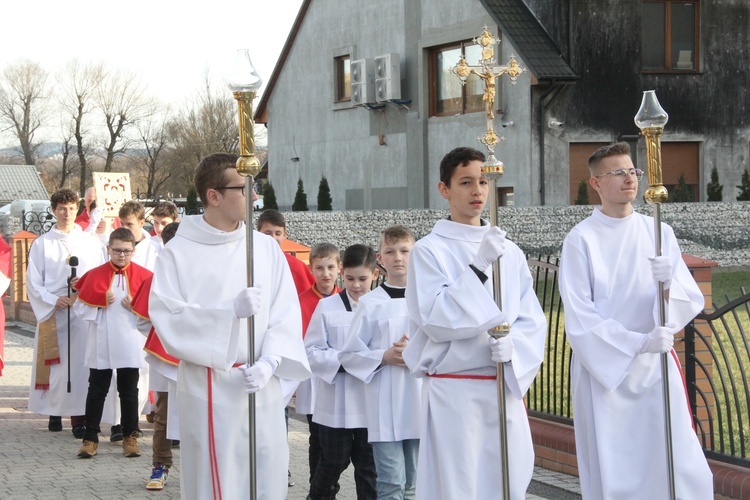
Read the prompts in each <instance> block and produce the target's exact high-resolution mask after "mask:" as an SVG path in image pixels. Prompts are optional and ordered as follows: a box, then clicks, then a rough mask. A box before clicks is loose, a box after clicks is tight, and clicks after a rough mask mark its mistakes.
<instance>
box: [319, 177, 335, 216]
mask: <svg viewBox="0 0 750 500" xmlns="http://www.w3.org/2000/svg"><path fill="white" fill-rule="evenodd" d="M322 210H328V211H330V210H333V199H332V198H331V188H330V187H329V186H328V179H326V177H325V175H324V176H323V177H322V178H321V179H320V185H319V186H318V211H322Z"/></svg>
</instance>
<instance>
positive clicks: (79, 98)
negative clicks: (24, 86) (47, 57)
mask: <svg viewBox="0 0 750 500" xmlns="http://www.w3.org/2000/svg"><path fill="white" fill-rule="evenodd" d="M104 74H105V69H104V64H103V63H101V62H99V63H90V64H81V63H80V62H79V61H78V60H77V59H73V60H71V61H70V62H68V63H67V64H66V65H65V67H64V68H63V69H62V71H61V72H60V73H59V74H58V75H57V87H56V89H55V90H56V92H55V95H56V97H57V102H58V104H59V106H60V110H61V113H62V121H63V130H64V132H63V134H64V136H67V135H68V130H70V133H71V134H72V135H73V137H74V138H75V147H76V155H77V157H78V166H79V167H80V174H81V178H80V184H79V190H80V192H81V193H84V192H85V191H86V188H87V187H88V185H89V182H88V180H89V179H88V177H89V176H88V170H89V154H90V146H89V144H90V142H91V141H90V139H88V138H87V137H88V135H89V134H88V128H87V125H88V123H89V122H90V118H89V116H90V115H91V111H92V110H93V107H94V98H95V96H96V92H97V91H98V89H99V86H100V85H101V83H102V80H103V78H104Z"/></svg>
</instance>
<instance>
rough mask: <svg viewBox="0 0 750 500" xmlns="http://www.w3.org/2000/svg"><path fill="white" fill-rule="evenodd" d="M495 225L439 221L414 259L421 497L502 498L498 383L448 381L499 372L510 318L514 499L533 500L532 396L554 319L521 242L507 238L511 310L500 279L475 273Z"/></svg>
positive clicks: (410, 297) (409, 350)
mask: <svg viewBox="0 0 750 500" xmlns="http://www.w3.org/2000/svg"><path fill="white" fill-rule="evenodd" d="M489 227H490V226H489V225H488V224H487V223H486V221H485V225H483V226H470V225H466V224H459V223H456V222H453V221H450V220H441V221H438V222H437V223H436V224H435V227H434V228H433V230H432V232H431V233H430V234H429V235H427V236H426V237H424V238H423V239H421V240H419V241H418V242H417V243H416V244H415V245H414V248H413V249H412V251H411V256H410V258H409V274H408V280H407V286H406V302H407V304H408V307H409V316H410V318H411V321H412V323H413V325H412V329H413V331H414V334H413V335H414V336H413V338H412V340H411V341H410V342H409V345H408V346H407V347H406V349H405V351H404V361H405V362H406V364H407V365H408V366H409V369H410V370H411V372H412V374H413V375H415V376H417V377H424V379H423V385H422V406H421V415H420V426H421V429H420V433H421V434H420V447H419V467H418V472H417V488H416V498H417V499H423V500H428V499H429V500H436V499H437V500H440V499H444V500H455V499H456V498H481V499H500V498H501V497H502V479H501V475H500V473H499V471H500V446H499V441H500V437H499V426H498V422H499V421H498V404H497V384H496V381H495V380H494V379H493V380H484V379H472V378H443V377H440V375H448V376H450V377H456V376H457V377H476V376H478V377H482V376H484V377H486V376H494V375H496V373H497V365H496V364H495V363H493V361H492V359H491V357H490V354H491V351H490V347H489V345H488V343H487V336H488V335H487V330H488V329H489V328H491V327H493V326H495V325H498V324H500V323H501V321H502V318H503V317H505V319H506V320H507V322H508V323H509V324H510V336H511V337H512V339H513V345H514V349H513V356H512V358H511V361H510V362H508V363H506V364H505V386H506V390H505V396H506V397H505V399H506V408H507V415H506V417H507V418H506V420H507V426H508V450H509V468H510V491H511V499H513V500H517V499H523V498H525V495H526V489H527V487H528V485H529V482H530V481H531V476H532V473H533V468H534V448H533V445H532V441H531V431H530V428H529V421H528V418H527V415H526V408H525V405H524V402H523V396H524V394H525V393H526V391H527V390H528V388H529V387H530V385H531V383H532V382H533V380H534V377H535V376H536V373H537V371H538V369H539V366H540V365H541V363H542V360H543V356H544V341H545V333H546V320H545V317H544V312H543V311H542V308H541V306H540V305H539V300H538V299H537V297H536V294H535V292H534V289H533V287H532V279H531V275H530V273H529V268H528V265H527V263H526V258H525V256H524V254H523V252H522V251H521V250H520V249H519V248H518V246H517V245H515V244H514V243H513V242H511V241H510V240H506V242H505V255H503V257H502V258H501V259H500V263H501V276H502V283H501V292H502V299H503V305H502V313H501V312H500V309H498V307H497V305H496V304H495V300H494V298H493V296H492V277H491V276H489V277H488V279H487V281H486V282H485V283H484V284H483V283H482V282H481V281H480V279H479V277H478V276H477V274H476V273H475V272H474V271H473V270H472V269H471V268H470V267H469V264H470V263H471V262H472V260H473V258H474V256H475V255H476V253H477V250H478V249H479V244H480V242H481V241H482V237H483V236H484V234H485V232H486V231H487V230H488V229H489ZM487 273H488V274H490V275H491V269H489V270H487ZM431 375H437V376H435V377H433V376H431Z"/></svg>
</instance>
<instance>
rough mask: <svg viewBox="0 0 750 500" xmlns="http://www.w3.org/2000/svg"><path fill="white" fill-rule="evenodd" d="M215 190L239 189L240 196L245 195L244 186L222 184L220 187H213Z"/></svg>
mask: <svg viewBox="0 0 750 500" xmlns="http://www.w3.org/2000/svg"><path fill="white" fill-rule="evenodd" d="M214 189H215V190H217V191H219V190H220V189H239V190H241V191H242V196H245V186H224V187H220V188H214Z"/></svg>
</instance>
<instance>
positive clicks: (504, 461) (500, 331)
mask: <svg viewBox="0 0 750 500" xmlns="http://www.w3.org/2000/svg"><path fill="white" fill-rule="evenodd" d="M490 158H491V159H492V158H494V156H493V155H490ZM498 163H499V162H498ZM488 170H490V168H485V167H484V166H483V167H482V172H483V173H484V175H485V177H487V179H488V180H489V191H490V192H489V202H490V224H491V225H492V226H497V223H498V221H497V182H496V179H497V178H498V177H500V176H501V175H502V163H500V167H499V173H498V172H491V171H488ZM492 170H496V168H492ZM500 275H501V272H500V259H497V260H496V261H495V262H493V263H492V289H493V290H492V291H493V295H494V297H495V303H496V304H497V307H498V308H499V309H500V310H502V309H503V295H502V294H503V292H502V287H501V276H500ZM488 333H489V334H490V335H491V336H492V337H494V338H501V337H505V336H506V335H508V334H509V333H510V325H508V323H507V322H503V324H502V325H499V326H496V327H494V328H492V329H491V330H490V331H489V332H488ZM506 415H507V410H506V404H505V367H504V365H503V363H498V364H497V416H498V421H499V424H500V465H501V468H502V479H503V499H504V500H510V470H509V467H508V421H507V419H506Z"/></svg>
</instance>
